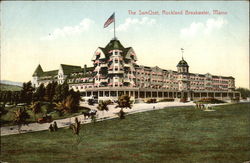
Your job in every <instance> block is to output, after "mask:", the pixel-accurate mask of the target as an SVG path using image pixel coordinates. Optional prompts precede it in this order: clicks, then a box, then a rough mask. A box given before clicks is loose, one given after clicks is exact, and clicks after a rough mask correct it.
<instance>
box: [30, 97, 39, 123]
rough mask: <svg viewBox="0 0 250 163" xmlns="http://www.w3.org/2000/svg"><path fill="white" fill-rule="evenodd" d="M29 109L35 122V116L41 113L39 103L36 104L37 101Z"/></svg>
mask: <svg viewBox="0 0 250 163" xmlns="http://www.w3.org/2000/svg"><path fill="white" fill-rule="evenodd" d="M30 109H31V110H32V112H33V114H34V119H35V120H36V115H37V114H38V113H41V112H42V109H41V104H40V102H38V101H37V102H34V103H33V104H32V105H31V107H30Z"/></svg>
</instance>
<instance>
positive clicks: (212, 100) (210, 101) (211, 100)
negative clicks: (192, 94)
mask: <svg viewBox="0 0 250 163" xmlns="http://www.w3.org/2000/svg"><path fill="white" fill-rule="evenodd" d="M198 102H200V103H205V104H220V103H225V102H224V101H222V100H219V99H216V98H212V97H208V98H202V99H200V100H199V101H198Z"/></svg>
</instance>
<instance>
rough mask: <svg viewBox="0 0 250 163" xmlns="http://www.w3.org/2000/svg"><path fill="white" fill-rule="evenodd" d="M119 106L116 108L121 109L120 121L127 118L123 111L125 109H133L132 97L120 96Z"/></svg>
mask: <svg viewBox="0 0 250 163" xmlns="http://www.w3.org/2000/svg"><path fill="white" fill-rule="evenodd" d="M117 103H118V105H117V106H116V108H121V110H120V112H119V114H118V115H119V117H120V119H124V118H125V112H124V111H123V109H124V108H125V109H127V108H129V109H131V108H132V105H131V102H130V96H128V95H122V96H119V98H118V102H117Z"/></svg>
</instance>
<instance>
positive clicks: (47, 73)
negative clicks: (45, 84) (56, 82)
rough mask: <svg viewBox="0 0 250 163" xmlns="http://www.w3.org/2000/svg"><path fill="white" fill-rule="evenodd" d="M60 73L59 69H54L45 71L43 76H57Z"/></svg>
mask: <svg viewBox="0 0 250 163" xmlns="http://www.w3.org/2000/svg"><path fill="white" fill-rule="evenodd" d="M57 74H58V70H52V71H44V72H43V73H42V74H41V76H56V75H57Z"/></svg>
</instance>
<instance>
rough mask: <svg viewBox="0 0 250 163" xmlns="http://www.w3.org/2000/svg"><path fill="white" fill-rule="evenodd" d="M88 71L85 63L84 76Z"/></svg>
mask: <svg viewBox="0 0 250 163" xmlns="http://www.w3.org/2000/svg"><path fill="white" fill-rule="evenodd" d="M86 73H87V65H86V64H85V65H84V69H83V74H84V76H85V75H86Z"/></svg>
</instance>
